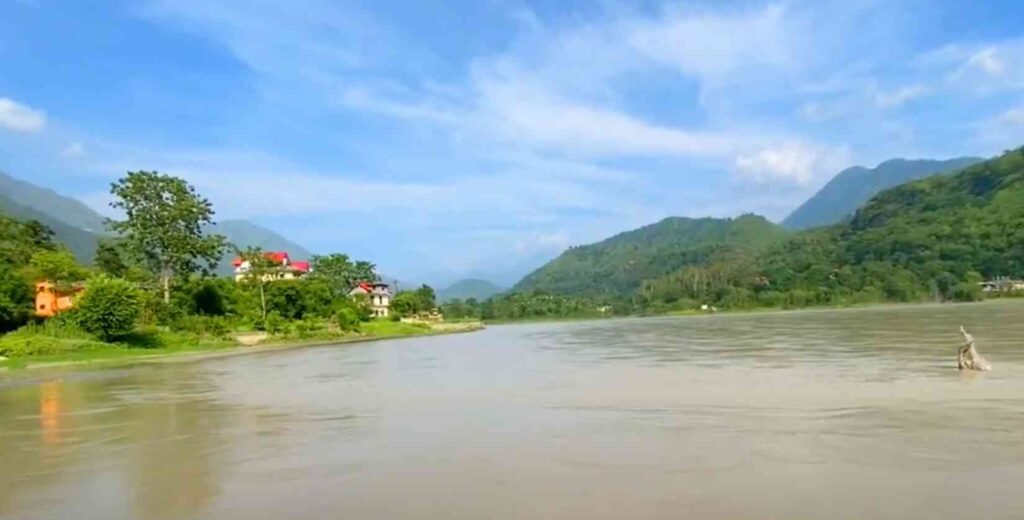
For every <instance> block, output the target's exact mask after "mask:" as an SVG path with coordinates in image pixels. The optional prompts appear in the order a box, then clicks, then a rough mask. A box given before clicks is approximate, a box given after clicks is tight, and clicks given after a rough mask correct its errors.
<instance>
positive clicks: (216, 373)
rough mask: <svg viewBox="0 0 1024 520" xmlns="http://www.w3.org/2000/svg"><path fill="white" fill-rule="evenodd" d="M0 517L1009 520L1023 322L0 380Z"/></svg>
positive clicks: (242, 360)
mask: <svg viewBox="0 0 1024 520" xmlns="http://www.w3.org/2000/svg"><path fill="white" fill-rule="evenodd" d="M961 323H962V324H964V325H965V326H967V328H968V329H969V330H970V331H971V332H972V333H973V334H974V336H975V337H976V338H977V340H978V349H979V351H980V352H981V353H982V354H983V355H984V356H986V357H987V358H988V359H989V360H990V361H991V362H992V363H993V365H994V366H995V370H994V371H993V372H990V373H984V374H974V373H971V374H968V373H959V372H958V371H957V370H956V350H957V346H958V343H959V336H958V333H957V329H958V326H959V325H960V324H961ZM0 517H2V518H26V519H45V518H75V519H85V518H96V519H109V518H139V519H150V518H153V519H157V518H160V519H163V518H169V519H170V518H203V519H217V518H225V519H227V518H246V519H262V518H266V519H280V518H352V519H376V518H382V519H387V518H424V519H426V518H430V519H452V518H467V519H470V518H472V519H482V518H495V519H506V518H508V519H544V518H581V519H582V518H586V519H593V518H615V519H622V518H701V519H719V518H720V519H742V518H777V519H794V518H850V519H855V518H858V519H859V518H928V519H933V518H1022V517H1024V303H1015V302H1009V303H989V304H975V305H955V306H954V305H948V306H921V307H889V308H872V309H855V310H842V311H807V312H791V313H769V314H748V315H740V314H734V315H715V316H703V317H687V318H649V319H624V320H609V321H596V322H579V323H560V324H530V325H509V326H495V327H491V328H489V329H487V330H485V331H482V332H478V333H473V334H462V335H452V336H437V337H426V338H416V339H406V340H396V341H384V342H378V343H367V344H361V345H347V346H335V347H317V348H305V349H295V350H288V351H279V352H272V353H262V354H254V355H249V356H240V357H233V358H225V359H217V360H209V361H203V362H196V363H183V364H170V365H141V366H136V367H130V368H119V369H107V370H92V371H77V372H63V373H52V372H51V373H43V374H30V375H27V376H26V374H24V373H22V374H18V375H14V376H11V375H8V376H3V375H0Z"/></svg>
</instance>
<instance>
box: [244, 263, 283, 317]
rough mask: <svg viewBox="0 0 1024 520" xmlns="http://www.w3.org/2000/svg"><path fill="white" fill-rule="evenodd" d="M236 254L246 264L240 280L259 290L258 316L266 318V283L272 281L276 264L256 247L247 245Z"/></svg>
mask: <svg viewBox="0 0 1024 520" xmlns="http://www.w3.org/2000/svg"><path fill="white" fill-rule="evenodd" d="M238 256H239V257H240V258H241V259H242V262H243V265H246V267H245V274H244V276H243V278H242V281H243V282H244V283H247V284H250V285H252V286H253V287H256V288H257V290H258V291H259V293H260V317H261V318H262V319H263V320H266V319H267V284H268V283H270V282H271V281H272V279H273V277H274V275H275V274H276V272H277V271H276V270H277V268H278V265H277V264H275V263H274V262H273V261H272V260H271V259H270V258H267V254H266V253H264V252H263V250H262V249H260V248H258V247H248V248H246V249H245V250H244V251H239V252H238Z"/></svg>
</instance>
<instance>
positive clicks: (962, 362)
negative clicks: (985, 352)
mask: <svg viewBox="0 0 1024 520" xmlns="http://www.w3.org/2000/svg"><path fill="white" fill-rule="evenodd" d="M960 334H961V335H962V336H963V337H964V343H963V345H960V352H959V353H958V354H957V356H956V363H957V367H958V368H959V369H960V370H992V365H989V364H988V361H985V358H983V357H981V354H978V351H977V349H975V348H974V336H971V335H970V334H968V333H967V331H966V330H964V326H963V325H961V326H960Z"/></svg>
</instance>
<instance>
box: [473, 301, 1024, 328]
mask: <svg viewBox="0 0 1024 520" xmlns="http://www.w3.org/2000/svg"><path fill="white" fill-rule="evenodd" d="M1014 303H1020V304H1022V305H1024V298H1021V297H996V298H988V299H984V300H981V301H975V302H933V301H927V302H872V303H850V304H843V305H813V306H806V307H747V308H739V309H717V310H715V311H713V312H712V311H704V310H700V309H686V310H679V311H669V312H660V313H649V314H616V315H607V316H572V317H531V318H526V319H520V320H508V319H502V320H484V321H483V323H484V324H486V325H518V324H523V325H527V324H536V323H572V322H578V321H597V320H613V319H626V318H698V317H710V316H735V315H747V314H786V313H801V312H826V311H843V310H850V311H854V310H870V309H887V308H893V309H899V308H914V307H937V308H941V307H949V306H954V305H1013V304H1014Z"/></svg>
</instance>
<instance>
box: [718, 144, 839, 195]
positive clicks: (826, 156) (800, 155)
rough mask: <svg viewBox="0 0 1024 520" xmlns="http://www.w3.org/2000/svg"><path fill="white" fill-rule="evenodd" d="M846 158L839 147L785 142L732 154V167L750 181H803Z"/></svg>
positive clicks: (830, 170) (825, 172) (828, 172)
mask: <svg viewBox="0 0 1024 520" xmlns="http://www.w3.org/2000/svg"><path fill="white" fill-rule="evenodd" d="M848 160H849V157H848V152H846V151H845V150H842V149H828V148H826V149H822V148H815V147H813V146H810V145H807V144H804V143H787V144H782V145H778V146H773V147H769V148H763V149H760V150H757V151H755V152H752V153H746V154H741V155H739V156H737V157H736V161H735V167H736V171H737V173H738V174H740V175H741V176H743V177H744V178H747V179H750V180H753V181H754V182H759V183H763V182H771V181H781V182H783V183H792V184H797V185H806V184H809V183H811V182H812V181H814V180H816V179H818V178H821V177H822V176H823V175H831V174H834V173H835V172H836V171H838V170H837V168H838V167H839V165H844V164H848V163H847V161H848Z"/></svg>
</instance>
